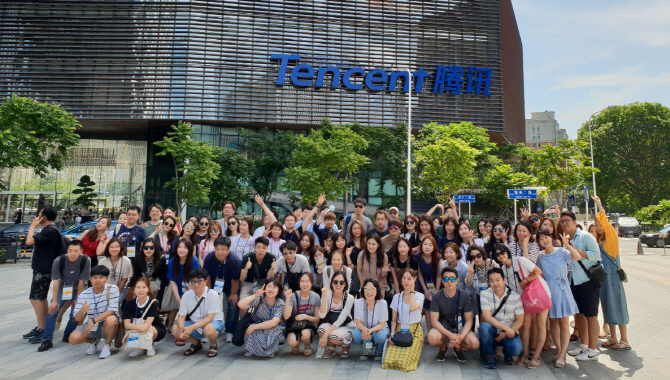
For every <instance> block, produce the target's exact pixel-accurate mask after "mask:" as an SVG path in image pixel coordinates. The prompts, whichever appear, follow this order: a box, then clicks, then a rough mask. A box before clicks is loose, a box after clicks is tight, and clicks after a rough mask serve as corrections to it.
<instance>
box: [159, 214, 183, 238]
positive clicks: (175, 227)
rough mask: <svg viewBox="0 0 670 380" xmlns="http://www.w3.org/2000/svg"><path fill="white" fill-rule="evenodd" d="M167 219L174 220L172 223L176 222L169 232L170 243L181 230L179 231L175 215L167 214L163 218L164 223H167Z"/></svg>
mask: <svg viewBox="0 0 670 380" xmlns="http://www.w3.org/2000/svg"><path fill="white" fill-rule="evenodd" d="M166 220H172V223H174V226H172V229H171V230H170V232H168V244H170V243H172V241H173V240H174V239H176V238H178V237H179V232H177V218H175V217H174V216H166V217H165V218H163V224H165V221H166Z"/></svg>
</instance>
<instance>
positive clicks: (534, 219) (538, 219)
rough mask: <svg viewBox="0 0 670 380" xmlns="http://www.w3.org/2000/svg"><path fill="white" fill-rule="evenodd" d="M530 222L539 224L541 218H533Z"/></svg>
mask: <svg viewBox="0 0 670 380" xmlns="http://www.w3.org/2000/svg"><path fill="white" fill-rule="evenodd" d="M530 221H531V222H539V221H540V218H532V219H531V220H530Z"/></svg>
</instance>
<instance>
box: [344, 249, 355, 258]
mask: <svg viewBox="0 0 670 380" xmlns="http://www.w3.org/2000/svg"><path fill="white" fill-rule="evenodd" d="M353 250H354V247H349V248H347V251H346V252H345V254H346V255H347V256H351V252H353Z"/></svg>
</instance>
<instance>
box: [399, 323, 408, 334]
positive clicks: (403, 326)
mask: <svg viewBox="0 0 670 380" xmlns="http://www.w3.org/2000/svg"><path fill="white" fill-rule="evenodd" d="M400 332H403V333H408V332H409V324H406V323H401V324H400Z"/></svg>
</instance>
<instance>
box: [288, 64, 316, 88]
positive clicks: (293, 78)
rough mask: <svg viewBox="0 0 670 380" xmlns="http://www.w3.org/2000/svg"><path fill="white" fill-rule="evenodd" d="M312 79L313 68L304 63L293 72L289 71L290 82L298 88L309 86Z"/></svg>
mask: <svg viewBox="0 0 670 380" xmlns="http://www.w3.org/2000/svg"><path fill="white" fill-rule="evenodd" d="M300 70H307V72H300ZM299 78H309V80H308V81H306V80H300V79H299ZM313 78H314V68H313V67H312V66H310V65H308V64H306V63H303V64H300V65H298V66H296V67H295V68H294V69H293V71H291V82H293V83H294V84H296V85H298V86H303V87H306V86H311V85H312V79H313Z"/></svg>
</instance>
